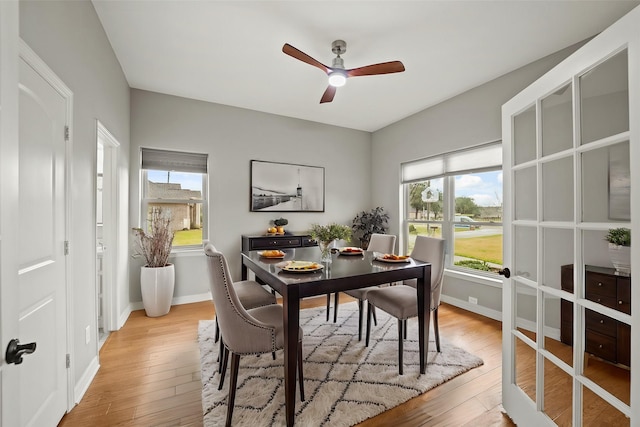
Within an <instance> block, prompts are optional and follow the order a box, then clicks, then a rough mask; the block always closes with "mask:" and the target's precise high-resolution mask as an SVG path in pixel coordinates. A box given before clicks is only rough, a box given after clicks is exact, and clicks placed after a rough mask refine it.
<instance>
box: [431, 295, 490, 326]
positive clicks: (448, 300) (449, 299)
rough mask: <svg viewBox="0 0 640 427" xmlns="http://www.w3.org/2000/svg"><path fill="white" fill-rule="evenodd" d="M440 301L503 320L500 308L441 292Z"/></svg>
mask: <svg viewBox="0 0 640 427" xmlns="http://www.w3.org/2000/svg"><path fill="white" fill-rule="evenodd" d="M440 301H442V302H446V303H447V304H451V305H453V306H455V307H459V308H462V309H464V310H467V311H470V312H472V313H476V314H480V315H482V316H484V317H488V318H490V319H493V320H498V321H500V322H502V312H501V311H498V310H493V309H491V308H488V307H485V306H482V305H478V304H471V303H469V302H467V301H463V300H461V299H458V298H453V297H450V296H448V295H445V294H441V296H440Z"/></svg>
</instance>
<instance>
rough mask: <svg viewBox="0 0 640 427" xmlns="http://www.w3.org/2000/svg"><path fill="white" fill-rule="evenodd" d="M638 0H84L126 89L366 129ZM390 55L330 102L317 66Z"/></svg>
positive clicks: (573, 39) (520, 61)
mask: <svg viewBox="0 0 640 427" xmlns="http://www.w3.org/2000/svg"><path fill="white" fill-rule="evenodd" d="M638 3H640V2H638V1H614V0H608V1H584V0H574V1H542V0H538V1H516V0H511V1H444V0H442V1H419V0H414V1H406V0H403V1H399V0H395V1H337V0H333V1H308V0H297V1H268V0H262V1H238V0H235V1H204V0H201V1H184V0H183V1H177V0H160V1H158V0H155V1H143V0H126V1H125V0H118V1H115V0H93V4H94V6H95V9H96V11H97V13H98V16H99V18H100V20H101V22H102V25H103V26H104V29H105V31H106V33H107V36H108V37H109V40H110V41H111V45H112V46H113V49H114V51H115V54H116V56H117V58H118V60H119V61H120V64H121V65H122V69H123V71H124V74H125V76H126V78H127V81H128V82H129V85H130V86H131V87H133V88H138V89H144V90H149V91H154V92H161V93H166V94H171V95H177V96H182V97H187V98H193V99H198V100H204V101H209V102H214V103H219V104H225V105H230V106H235V107H241V108H248V109H251V110H257V111H264V112H268V113H273V114H278V115H282V116H288V117H296V118H300V119H306V120H312V121H315V122H321V123H328V124H332V125H336V126H343V127H347V128H352V129H360V130H365V131H370V132H372V131H375V130H378V129H380V128H382V127H384V126H387V125H389V124H391V123H393V122H396V121H398V120H400V119H402V118H405V117H407V116H409V115H411V114H414V113H416V112H418V111H421V110H423V109H425V108H427V107H429V106H432V105H434V104H437V103H439V102H442V101H443V100H445V99H448V98H450V97H452V96H455V95H457V94H459V93H462V92H464V91H466V90H468V89H470V88H472V87H475V86H478V85H479V84H482V83H484V82H487V81H489V80H491V79H494V78H496V77H498V76H500V75H502V74H505V73H508V72H510V71H512V70H514V69H516V68H519V67H521V66H523V65H525V64H528V63H530V62H532V61H535V60H536V59H539V58H541V57H544V56H546V55H548V54H551V53H553V52H556V51H558V50H560V49H562V48H565V47H567V46H570V45H572V44H574V43H577V42H579V41H581V40H584V39H586V38H588V37H590V36H593V35H595V34H597V33H598V32H600V31H602V30H603V29H605V28H606V27H608V26H609V25H610V24H612V23H613V22H615V21H616V20H617V19H618V18H620V17H621V16H623V15H624V14H625V13H626V12H628V11H629V10H631V9H633V8H634V7H635V6H636V5H638ZM336 39H343V40H345V41H346V42H347V52H346V53H345V54H344V55H342V58H343V59H344V64H345V67H346V68H355V67H360V66H363V65H369V64H374V63H379V62H386V61H393V60H400V61H402V62H403V63H404V65H405V67H406V71H405V72H403V73H397V74H389V75H381V76H363V77H354V78H351V79H349V80H348V81H347V85H346V86H344V87H342V88H338V90H337V93H336V96H335V99H334V101H333V102H331V103H326V104H322V105H321V104H319V101H320V97H321V96H322V93H323V92H324V90H325V89H326V87H327V80H326V75H325V74H324V73H323V72H322V71H320V70H319V69H317V68H315V67H312V66H310V65H308V64H305V63H303V62H300V61H298V60H296V59H293V58H291V57H290V56H287V55H285V54H284V53H282V46H283V45H284V44H285V43H289V44H291V45H293V46H295V47H296V48H298V49H300V50H301V51H303V52H305V53H307V54H308V55H310V56H312V57H313V58H315V59H317V60H318V61H320V62H321V63H323V64H325V65H329V66H331V61H332V59H333V58H334V56H335V55H334V54H333V53H332V52H331V42H332V41H334V40H336Z"/></svg>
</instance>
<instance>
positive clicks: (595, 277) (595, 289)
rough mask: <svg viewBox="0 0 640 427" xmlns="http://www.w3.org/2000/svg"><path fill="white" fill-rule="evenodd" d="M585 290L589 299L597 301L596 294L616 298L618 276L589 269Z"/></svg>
mask: <svg viewBox="0 0 640 427" xmlns="http://www.w3.org/2000/svg"><path fill="white" fill-rule="evenodd" d="M585 282H586V283H585V291H586V296H587V298H588V299H590V300H592V301H596V299H595V298H593V297H594V296H595V295H599V296H602V297H610V298H616V296H617V295H616V293H617V292H616V286H617V284H616V278H615V276H608V275H605V274H600V273H593V272H591V271H587V276H586V280H585Z"/></svg>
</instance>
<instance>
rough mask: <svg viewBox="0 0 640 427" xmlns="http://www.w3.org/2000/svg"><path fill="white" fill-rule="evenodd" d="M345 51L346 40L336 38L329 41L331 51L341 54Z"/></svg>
mask: <svg viewBox="0 0 640 427" xmlns="http://www.w3.org/2000/svg"><path fill="white" fill-rule="evenodd" d="M346 51H347V42H346V41H344V40H336V41H334V42H333V43H331V52H333V53H335V54H336V55H342V54H343V53H345V52H346Z"/></svg>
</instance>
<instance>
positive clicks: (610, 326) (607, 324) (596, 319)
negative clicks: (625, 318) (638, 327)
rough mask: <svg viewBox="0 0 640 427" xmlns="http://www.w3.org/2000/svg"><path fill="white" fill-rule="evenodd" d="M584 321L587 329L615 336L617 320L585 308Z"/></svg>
mask: <svg viewBox="0 0 640 427" xmlns="http://www.w3.org/2000/svg"><path fill="white" fill-rule="evenodd" d="M584 323H585V325H584V326H585V328H587V330H591V331H595V332H598V333H601V334H603V335H608V336H610V337H613V338H616V335H617V328H618V321H617V320H615V319H612V318H611V317H608V316H605V315H604V314H600V313H597V312H595V311H592V310H589V309H586V310H585V317H584Z"/></svg>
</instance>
